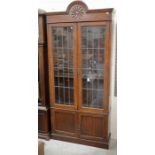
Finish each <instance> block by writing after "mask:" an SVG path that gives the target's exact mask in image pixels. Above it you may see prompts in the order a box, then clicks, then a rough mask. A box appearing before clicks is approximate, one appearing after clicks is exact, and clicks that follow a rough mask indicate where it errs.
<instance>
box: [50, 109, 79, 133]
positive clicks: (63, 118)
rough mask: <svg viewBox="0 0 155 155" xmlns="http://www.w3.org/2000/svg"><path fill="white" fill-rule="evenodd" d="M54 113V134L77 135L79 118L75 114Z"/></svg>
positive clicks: (68, 112) (59, 111) (57, 111)
mask: <svg viewBox="0 0 155 155" xmlns="http://www.w3.org/2000/svg"><path fill="white" fill-rule="evenodd" d="M52 112H53V132H56V133H60V134H69V135H74V134H76V129H77V116H76V113H75V112H71V111H63V110H55V109H54V110H52Z"/></svg>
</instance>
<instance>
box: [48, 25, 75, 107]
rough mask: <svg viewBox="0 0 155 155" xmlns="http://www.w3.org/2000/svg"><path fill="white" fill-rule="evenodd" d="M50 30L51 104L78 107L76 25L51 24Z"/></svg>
mask: <svg viewBox="0 0 155 155" xmlns="http://www.w3.org/2000/svg"><path fill="white" fill-rule="evenodd" d="M48 32H49V33H48V40H49V42H48V44H49V46H48V47H49V49H48V50H49V52H48V53H49V67H50V70H51V72H50V76H49V77H50V81H51V85H50V94H51V102H52V103H51V104H52V105H53V106H54V107H63V108H72V109H77V97H76V95H77V86H76V85H77V56H76V55H77V44H76V33H77V30H76V25H75V24H72V23H69V24H66V23H61V24H50V25H49V26H48Z"/></svg>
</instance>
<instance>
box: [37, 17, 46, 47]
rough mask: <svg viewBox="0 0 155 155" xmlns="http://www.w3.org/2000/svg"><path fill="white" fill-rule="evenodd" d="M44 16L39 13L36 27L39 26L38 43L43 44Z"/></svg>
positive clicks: (44, 40) (44, 38) (44, 36)
mask: <svg viewBox="0 0 155 155" xmlns="http://www.w3.org/2000/svg"><path fill="white" fill-rule="evenodd" d="M45 20H46V18H45V15H39V18H38V27H39V40H38V43H39V44H43V43H45V42H46V35H45V32H46V21H45Z"/></svg>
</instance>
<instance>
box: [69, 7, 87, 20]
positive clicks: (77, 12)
mask: <svg viewBox="0 0 155 155" xmlns="http://www.w3.org/2000/svg"><path fill="white" fill-rule="evenodd" d="M85 13H86V10H85V8H83V7H82V6H80V5H74V6H72V8H71V9H70V12H69V14H70V16H72V17H73V18H75V19H80V18H81V17H82V16H83V15H85Z"/></svg>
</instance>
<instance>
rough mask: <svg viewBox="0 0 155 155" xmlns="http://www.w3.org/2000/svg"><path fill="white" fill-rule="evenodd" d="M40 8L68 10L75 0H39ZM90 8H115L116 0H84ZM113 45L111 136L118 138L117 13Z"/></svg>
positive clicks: (49, 10) (114, 23) (50, 10)
mask: <svg viewBox="0 0 155 155" xmlns="http://www.w3.org/2000/svg"><path fill="white" fill-rule="evenodd" d="M38 1H39V3H38V8H40V9H43V10H45V11H47V12H52V11H66V8H67V6H68V5H69V4H70V3H71V2H72V1H73V0H38ZM83 2H85V3H86V4H87V6H88V8H89V9H101V8H115V9H116V0H83ZM113 21H114V22H113V47H112V61H111V95H110V102H111V125H110V126H111V137H112V138H113V139H117V98H116V97H114V72H115V49H116V48H115V38H116V37H115V32H116V15H115V13H114V19H113Z"/></svg>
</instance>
